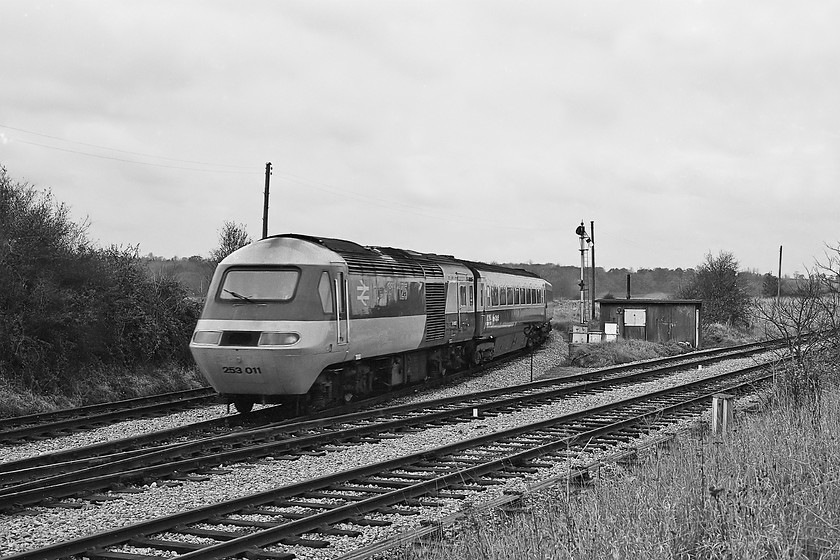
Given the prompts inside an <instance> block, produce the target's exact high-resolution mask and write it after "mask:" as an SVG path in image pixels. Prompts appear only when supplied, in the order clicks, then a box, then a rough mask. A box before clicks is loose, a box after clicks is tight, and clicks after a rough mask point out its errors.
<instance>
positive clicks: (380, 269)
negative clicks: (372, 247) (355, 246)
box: [340, 253, 423, 277]
mask: <svg viewBox="0 0 840 560" xmlns="http://www.w3.org/2000/svg"><path fill="white" fill-rule="evenodd" d="M340 254H341V256H342V257H343V258H344V260H345V261H347V271H348V272H349V273H350V274H369V275H371V276H421V277H422V276H423V267H422V266H420V265H419V264H417V263H415V262H411V261H407V260H400V261H398V260H395V259H385V258H383V257H382V256H380V255H376V254H373V255H360V254H353V253H340Z"/></svg>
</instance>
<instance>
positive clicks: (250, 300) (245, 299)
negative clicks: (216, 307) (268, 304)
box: [222, 288, 257, 303]
mask: <svg viewBox="0 0 840 560" xmlns="http://www.w3.org/2000/svg"><path fill="white" fill-rule="evenodd" d="M222 291H223V292H227V293H229V294H230V295H232V296H233V297H235V298H236V299H241V300H242V301H247V302H248V303H257V302H255V301H254V300H252V299H251V298H249V297H248V296H243V295H242V294H238V293H236V292H234V291H232V290H228V289H227V288H222Z"/></svg>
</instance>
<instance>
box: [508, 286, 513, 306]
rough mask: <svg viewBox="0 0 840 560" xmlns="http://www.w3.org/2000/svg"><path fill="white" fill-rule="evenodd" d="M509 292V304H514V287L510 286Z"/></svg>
mask: <svg viewBox="0 0 840 560" xmlns="http://www.w3.org/2000/svg"><path fill="white" fill-rule="evenodd" d="M507 293H508V305H513V288H508V289H507Z"/></svg>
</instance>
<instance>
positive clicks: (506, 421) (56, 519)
mask: <svg viewBox="0 0 840 560" xmlns="http://www.w3.org/2000/svg"><path fill="white" fill-rule="evenodd" d="M559 338H560V337H559V336H555V337H554V340H553V341H551V342H550V343H549V344H547V345H546V346H545V347H543V348H541V349H540V350H538V351H537V352H536V353H535V355H534V372H535V375H538V372H541V371H545V370H546V369H548V368H550V367H551V366H553V365H555V364H557V363H558V362H559V360H560V358H561V356H562V355H563V352H564V349H565V348H564V347H565V345H564V344H563V343H562V342H561V341H559V340H557V339H559ZM530 363H531V360H530V357H525V358H522V359H519V360H516V361H514V362H511V363H509V364H507V365H505V366H503V367H501V368H499V369H498V370H497V371H495V372H492V373H490V374H488V375H486V376H483V377H479V378H475V379H471V380H469V381H467V382H466V383H465V384H463V385H462V386H460V387H457V388H456V387H450V388H446V389H443V390H442V391H441V392H435V393H424V394H418V395H416V396H415V397H414V398H415V399H430V398H438V397H444V396H450V395H454V394H458V393H466V392H472V391H477V390H482V389H488V388H492V387H503V386H508V385H511V384H516V383H522V382H525V381H528V380H529V379H530V371H531V370H530ZM747 363H753V361H752V359H746V360H744V361H738V363H733V362H727V363H726V364H725V365H716V366H711V367H707V368H704V369H702V370H692V371H688V372H683V373H680V374H676V375H674V376H672V377H669V378H667V379H662V380H657V381H652V382H649V383H645V384H643V385H638V386H632V387H625V388H620V389H616V390H614V391H612V392H609V393H605V394H601V395H591V396H584V397H581V398H576V399H565V400H562V401H559V402H555V403H552V404H550V405H546V406H543V407H541V408H539V409H534V410H529V411H527V412H523V411H520V412H513V413H510V414H504V415H500V416H496V417H488V418H480V419H476V420H475V421H473V422H472V423H470V424H456V425H451V426H441V427H437V428H429V429H427V430H424V431H422V432H418V433H409V434H404V435H402V437H400V438H399V439H389V440H384V441H383V442H381V443H369V444H362V445H357V446H352V447H347V448H344V449H341V450H339V451H332V452H329V453H327V454H326V455H325V456H323V457H314V456H302V457H300V458H299V459H297V460H295V461H286V460H273V459H268V460H262V461H260V462H258V463H254V464H248V465H241V466H239V465H227V468H232V467H233V468H232V472H231V473H229V474H226V475H213V476H211V479H210V480H208V481H205V482H186V483H184V484H183V485H181V486H176V487H171V486H168V485H157V484H153V485H151V487H148V488H147V489H146V491H145V492H142V493H138V494H120V499H118V500H113V501H108V502H104V503H101V504H98V505H95V504H91V503H86V502H82V503H83V505H82V507H81V508H80V509H64V508H35V509H34V511H33V512H30V513H23V514H18V515H13V516H2V517H0V556H6V555H11V554H14V553H18V552H22V551H26V550H30V549H33V548H36V547H43V546H47V545H49V544H53V543H57V542H61V541H65V540H69V539H73V538H77V537H81V536H85V535H90V534H92V533H96V532H100V531H102V530H105V529H108V528H115V527H121V526H126V525H130V524H133V523H137V522H139V521H143V520H146V519H150V518H152V517H157V516H161V515H166V514H173V513H177V512H180V511H184V510H186V509H191V508H197V507H201V506H205V505H209V504H212V503H216V502H219V501H222V500H228V499H233V498H237V497H241V496H244V495H248V494H252V493H256V492H261V491H265V490H268V489H271V488H275V487H277V486H282V485H285V484H290V483H294V482H298V481H302V480H306V479H310V478H315V477H318V476H324V475H327V474H332V473H336V472H339V471H343V470H347V469H351V468H355V467H358V466H360V465H363V464H368V463H371V462H373V461H384V460H386V459H390V458H395V457H399V456H402V455H408V454H411V453H417V452H418V451H421V450H424V449H432V448H435V447H439V446H442V445H446V444H450V443H454V442H456V441H459V440H463V439H466V438H471V437H478V436H481V435H486V434H490V433H493V432H498V431H500V430H503V429H507V428H511V427H515V426H519V425H523V424H528V423H532V422H538V421H541V420H545V419H548V418H551V417H555V416H558V415H562V414H567V413H571V412H575V411H577V410H580V409H582V408H585V407H589V406H593V405H595V404H603V403H605V402H609V401H613V400H619V399H623V398H628V397H630V396H633V395H637V394H640V393H642V392H645V391H648V390H652V389H653V388H655V387H656V388H664V387H666V386H670V385H673V384H675V383H679V382H683V381H687V380H689V379H697V378H701V377H706V376H709V375H713V374H715V373H719V372H721V371H724V370H723V369H722V368H724V367H725V368H726V369H732V368H734V367H736V365H739V364H740V365H746V364H747ZM224 411H225V407H211V409H209V410H208V409H205V410H203V411H189V412H184V413H180V414H178V415H173V416H175V417H177V418H174V419H173V418H172V417H167V418H168V420H167V419H153V420H146V421H132V422H126V423H123V424H120V425H115V426H109V427H105V428H101V429H99V430H95V431H92V432H89V433H86V434H76V435H74V436H69V437H67V438H61V440H48V441H44V442H40V443H33V444H27V445H22V446H17V447H11V448H4V449H3V450H2V455H3V460H12V459H11V458H9V457H12V456H15V457H22V456H31V455H33V454H38V453H49V452H52V451H55V450H56V449H59V448H61V447H66V446H79V445H89V444H91V443H95V442H97V441H103V440H105V439H109V438H118V437H126V436H128V435H130V434H131V433H136V432H137V431H149V430H157V429H162V427H171V424H166V423H165V422H174V423H177V424H181V423H186V422H192V421H198V420H204V419H207V418H208V417H212V416H213V415H216V416H218V415H219V414H224ZM593 457H594V455H593ZM589 459H591V457H589V458H586V457H584V458H582V459H581V461H586V460H589ZM237 467H241V468H237ZM566 468H567V466H566V465H558V466H555V467H554V468H552V469H545V473H543V472H541V473H539V478H547V477H549V476H554V475H557V474H560V471H562V470H565V469H566ZM527 485H528V482H527V481H525V480H515V481H512V482H510V483H509V484H508V485H504V486H502V485H500V486H492V487H489V488H488V489H487V490H486V491H485V492H481V493H474V494H471V495H470V496H469V497H468V498H467V499H466V500H447V499H435V501H436V502H440V503H441V504H442V507H435V508H422V509H421V513H420V515H415V516H400V515H378V516H376V517H377V518H380V519H385V520H388V521H391V522H392V525H391V526H388V527H358V526H353V527H349V526H347V527H346V528H352V529H354V530H360V531H363V532H364V537H363V538H362V539H351V538H347V537H332V536H327V537H325V536H320V535H312V538H319V539H324V540H329V541H330V542H331V543H332V546H331V547H329V548H326V549H311V548H306V547H278V550H287V551H290V552H294V553H295V554H297V555H298V557H299V558H304V559H309V558H312V559H315V558H318V559H320V558H335V557H337V556H339V555H340V554H342V553H344V552H347V551H349V550H352V549H354V548H357V547H359V546H362V545H365V544H368V543H371V542H375V541H377V540H380V539H382V538H385V537H386V536H388V535H391V534H394V533H396V532H401V531H403V530H406V529H407V528H409V527H416V526H417V525H418V523H419V520H420V519H425V520H435V519H439V518H441V517H443V516H446V515H448V514H450V513H452V512H454V511H457V510H458V509H461V508H464V507H467V506H469V505H471V504H477V503H481V502H483V501H485V500H488V499H491V498H493V497H496V496H499V495H500V494H501V493H502V492H504V491H505V490H510V489H519V490H522V489H524V488H526V487H527ZM217 528H220V529H224V527H217ZM231 529H232V528H231ZM173 538H174V537H173Z"/></svg>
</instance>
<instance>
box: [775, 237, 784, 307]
mask: <svg viewBox="0 0 840 560" xmlns="http://www.w3.org/2000/svg"><path fill="white" fill-rule="evenodd" d="M782 247H783V246H782V245H779V281H778V282H776V305H779V299H780V298H781V297H782Z"/></svg>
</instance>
